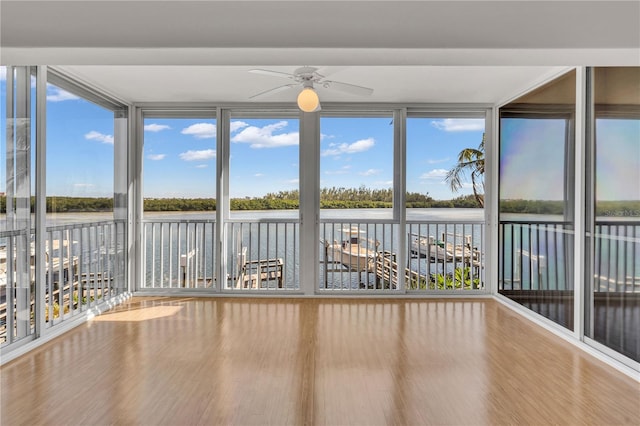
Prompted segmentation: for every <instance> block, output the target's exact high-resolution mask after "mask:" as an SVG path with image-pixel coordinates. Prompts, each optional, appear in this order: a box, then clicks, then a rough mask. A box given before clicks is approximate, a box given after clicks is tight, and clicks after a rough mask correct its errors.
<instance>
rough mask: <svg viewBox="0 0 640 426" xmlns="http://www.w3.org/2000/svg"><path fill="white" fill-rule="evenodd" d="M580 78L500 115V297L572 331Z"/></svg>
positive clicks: (566, 79) (561, 81)
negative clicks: (575, 136)
mask: <svg viewBox="0 0 640 426" xmlns="http://www.w3.org/2000/svg"><path fill="white" fill-rule="evenodd" d="M574 111H575V73H573V72H572V73H569V74H566V75H564V76H561V77H559V78H558V79H556V80H554V81H553V82H551V83H549V84H547V85H545V86H543V87H541V88H539V89H537V90H536V91H533V92H531V93H529V94H526V95H524V96H523V97H521V98H519V99H517V100H515V101H513V102H512V103H510V104H509V105H506V106H505V107H503V108H501V110H500V164H499V173H500V179H499V191H500V198H499V209H500V213H499V215H500V216H499V217H500V228H499V232H500V236H499V238H500V240H499V244H500V251H499V253H500V258H499V279H500V282H499V292H500V293H501V294H503V295H505V296H507V297H509V298H511V299H513V300H514V301H516V302H518V303H520V304H522V305H524V306H526V307H528V308H529V309H531V310H533V311H535V312H537V313H539V314H540V315H543V316H545V317H547V318H549V319H551V320H552V321H554V322H556V323H558V324H560V325H562V326H564V327H567V328H569V329H572V328H573V298H574V294H573V293H574V291H573V289H574V287H573V278H572V270H573V266H572V265H573V220H574V219H573V204H574V201H573V187H572V185H573V184H572V182H573V154H572V153H573V144H574V139H573V126H574V120H573V116H574Z"/></svg>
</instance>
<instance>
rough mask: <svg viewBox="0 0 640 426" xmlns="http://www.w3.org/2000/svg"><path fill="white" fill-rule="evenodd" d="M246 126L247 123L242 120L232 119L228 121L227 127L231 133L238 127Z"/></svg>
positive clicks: (238, 128)
mask: <svg viewBox="0 0 640 426" xmlns="http://www.w3.org/2000/svg"><path fill="white" fill-rule="evenodd" d="M247 126H248V124H247V123H245V122H244V121H232V122H231V123H229V128H230V130H231V133H233V132H235V131H238V130H240V129H244V128H245V127H247Z"/></svg>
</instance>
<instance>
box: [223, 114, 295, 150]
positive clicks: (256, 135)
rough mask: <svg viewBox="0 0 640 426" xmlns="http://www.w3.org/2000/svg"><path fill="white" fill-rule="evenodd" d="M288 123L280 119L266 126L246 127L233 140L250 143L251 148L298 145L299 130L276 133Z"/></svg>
mask: <svg viewBox="0 0 640 426" xmlns="http://www.w3.org/2000/svg"><path fill="white" fill-rule="evenodd" d="M288 125H289V123H287V122H286V121H279V122H277V123H274V124H268V125H266V126H264V127H256V126H249V127H245V128H244V129H242V131H241V132H240V133H238V134H236V135H235V136H234V137H232V138H231V142H236V143H248V144H249V146H250V147H251V148H278V147H281V146H293V145H298V140H299V133H298V132H290V133H280V134H274V132H276V131H278V130H281V129H284V128H285V127H287V126H288Z"/></svg>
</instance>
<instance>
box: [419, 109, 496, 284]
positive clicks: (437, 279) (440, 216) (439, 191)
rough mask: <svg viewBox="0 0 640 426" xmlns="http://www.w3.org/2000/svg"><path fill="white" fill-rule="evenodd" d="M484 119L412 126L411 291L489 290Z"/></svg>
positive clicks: (436, 120) (451, 119) (422, 120)
mask: <svg viewBox="0 0 640 426" xmlns="http://www.w3.org/2000/svg"><path fill="white" fill-rule="evenodd" d="M484 125H485V120H484V117H481V118H456V117H448V118H428V117H419V118H418V117H414V118H409V119H408V120H407V147H406V170H407V173H406V187H407V193H406V207H407V210H406V213H407V216H406V217H407V238H408V242H407V244H408V250H407V255H408V259H407V264H408V265H409V268H410V271H411V272H410V279H409V280H408V281H409V282H408V283H407V288H408V289H410V290H452V289H461V290H462V289H474V290H477V289H481V288H483V285H484V284H483V276H482V270H483V256H482V247H483V224H484V210H483V206H484Z"/></svg>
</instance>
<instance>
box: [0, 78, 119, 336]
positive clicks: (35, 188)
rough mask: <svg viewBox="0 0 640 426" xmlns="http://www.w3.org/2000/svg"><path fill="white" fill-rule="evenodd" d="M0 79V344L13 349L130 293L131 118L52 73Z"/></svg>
mask: <svg viewBox="0 0 640 426" xmlns="http://www.w3.org/2000/svg"><path fill="white" fill-rule="evenodd" d="M0 73H1V77H2V79H1V83H0V86H1V92H2V102H3V106H6V109H5V108H3V120H2V135H3V137H2V139H1V140H2V146H1V147H0V149H1V150H2V166H0V171H1V175H2V183H0V200H1V202H0V204H1V205H2V213H1V214H2V216H1V218H0V220H1V225H0V298H1V300H0V340H1V341H2V344H3V346H7V347H9V348H11V349H13V348H15V347H18V346H19V345H14V343H26V342H28V341H29V340H30V339H31V338H33V337H44V336H46V335H47V334H48V333H49V332H50V331H52V330H54V329H58V330H59V329H60V328H59V327H57V325H59V324H62V323H64V322H66V321H67V320H69V319H72V318H74V317H79V316H81V314H82V315H85V314H86V313H87V312H89V311H90V310H92V309H94V308H95V309H100V308H101V307H103V306H105V303H107V302H109V303H111V302H113V301H114V300H116V296H119V295H121V294H123V293H124V292H125V291H126V283H125V272H126V271H125V269H126V250H125V247H126V220H125V219H126V213H127V197H126V195H125V194H126V193H127V185H126V180H127V174H126V161H125V160H122V161H120V162H116V161H115V159H116V152H120V158H122V157H126V155H122V151H123V150H124V151H125V152H126V146H127V135H126V129H127V114H126V108H125V107H124V106H123V105H121V104H119V103H117V102H115V101H112V100H111V99H109V98H107V97H102V95H100V94H98V92H96V91H93V90H87V89H86V87H84V86H82V85H80V84H78V83H75V82H72V81H71V80H69V79H68V78H66V77H65V76H63V75H61V74H59V73H58V72H56V71H55V70H53V69H52V68H49V67H23V66H20V67H7V68H2V69H1V70H0ZM5 136H6V137H5Z"/></svg>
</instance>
